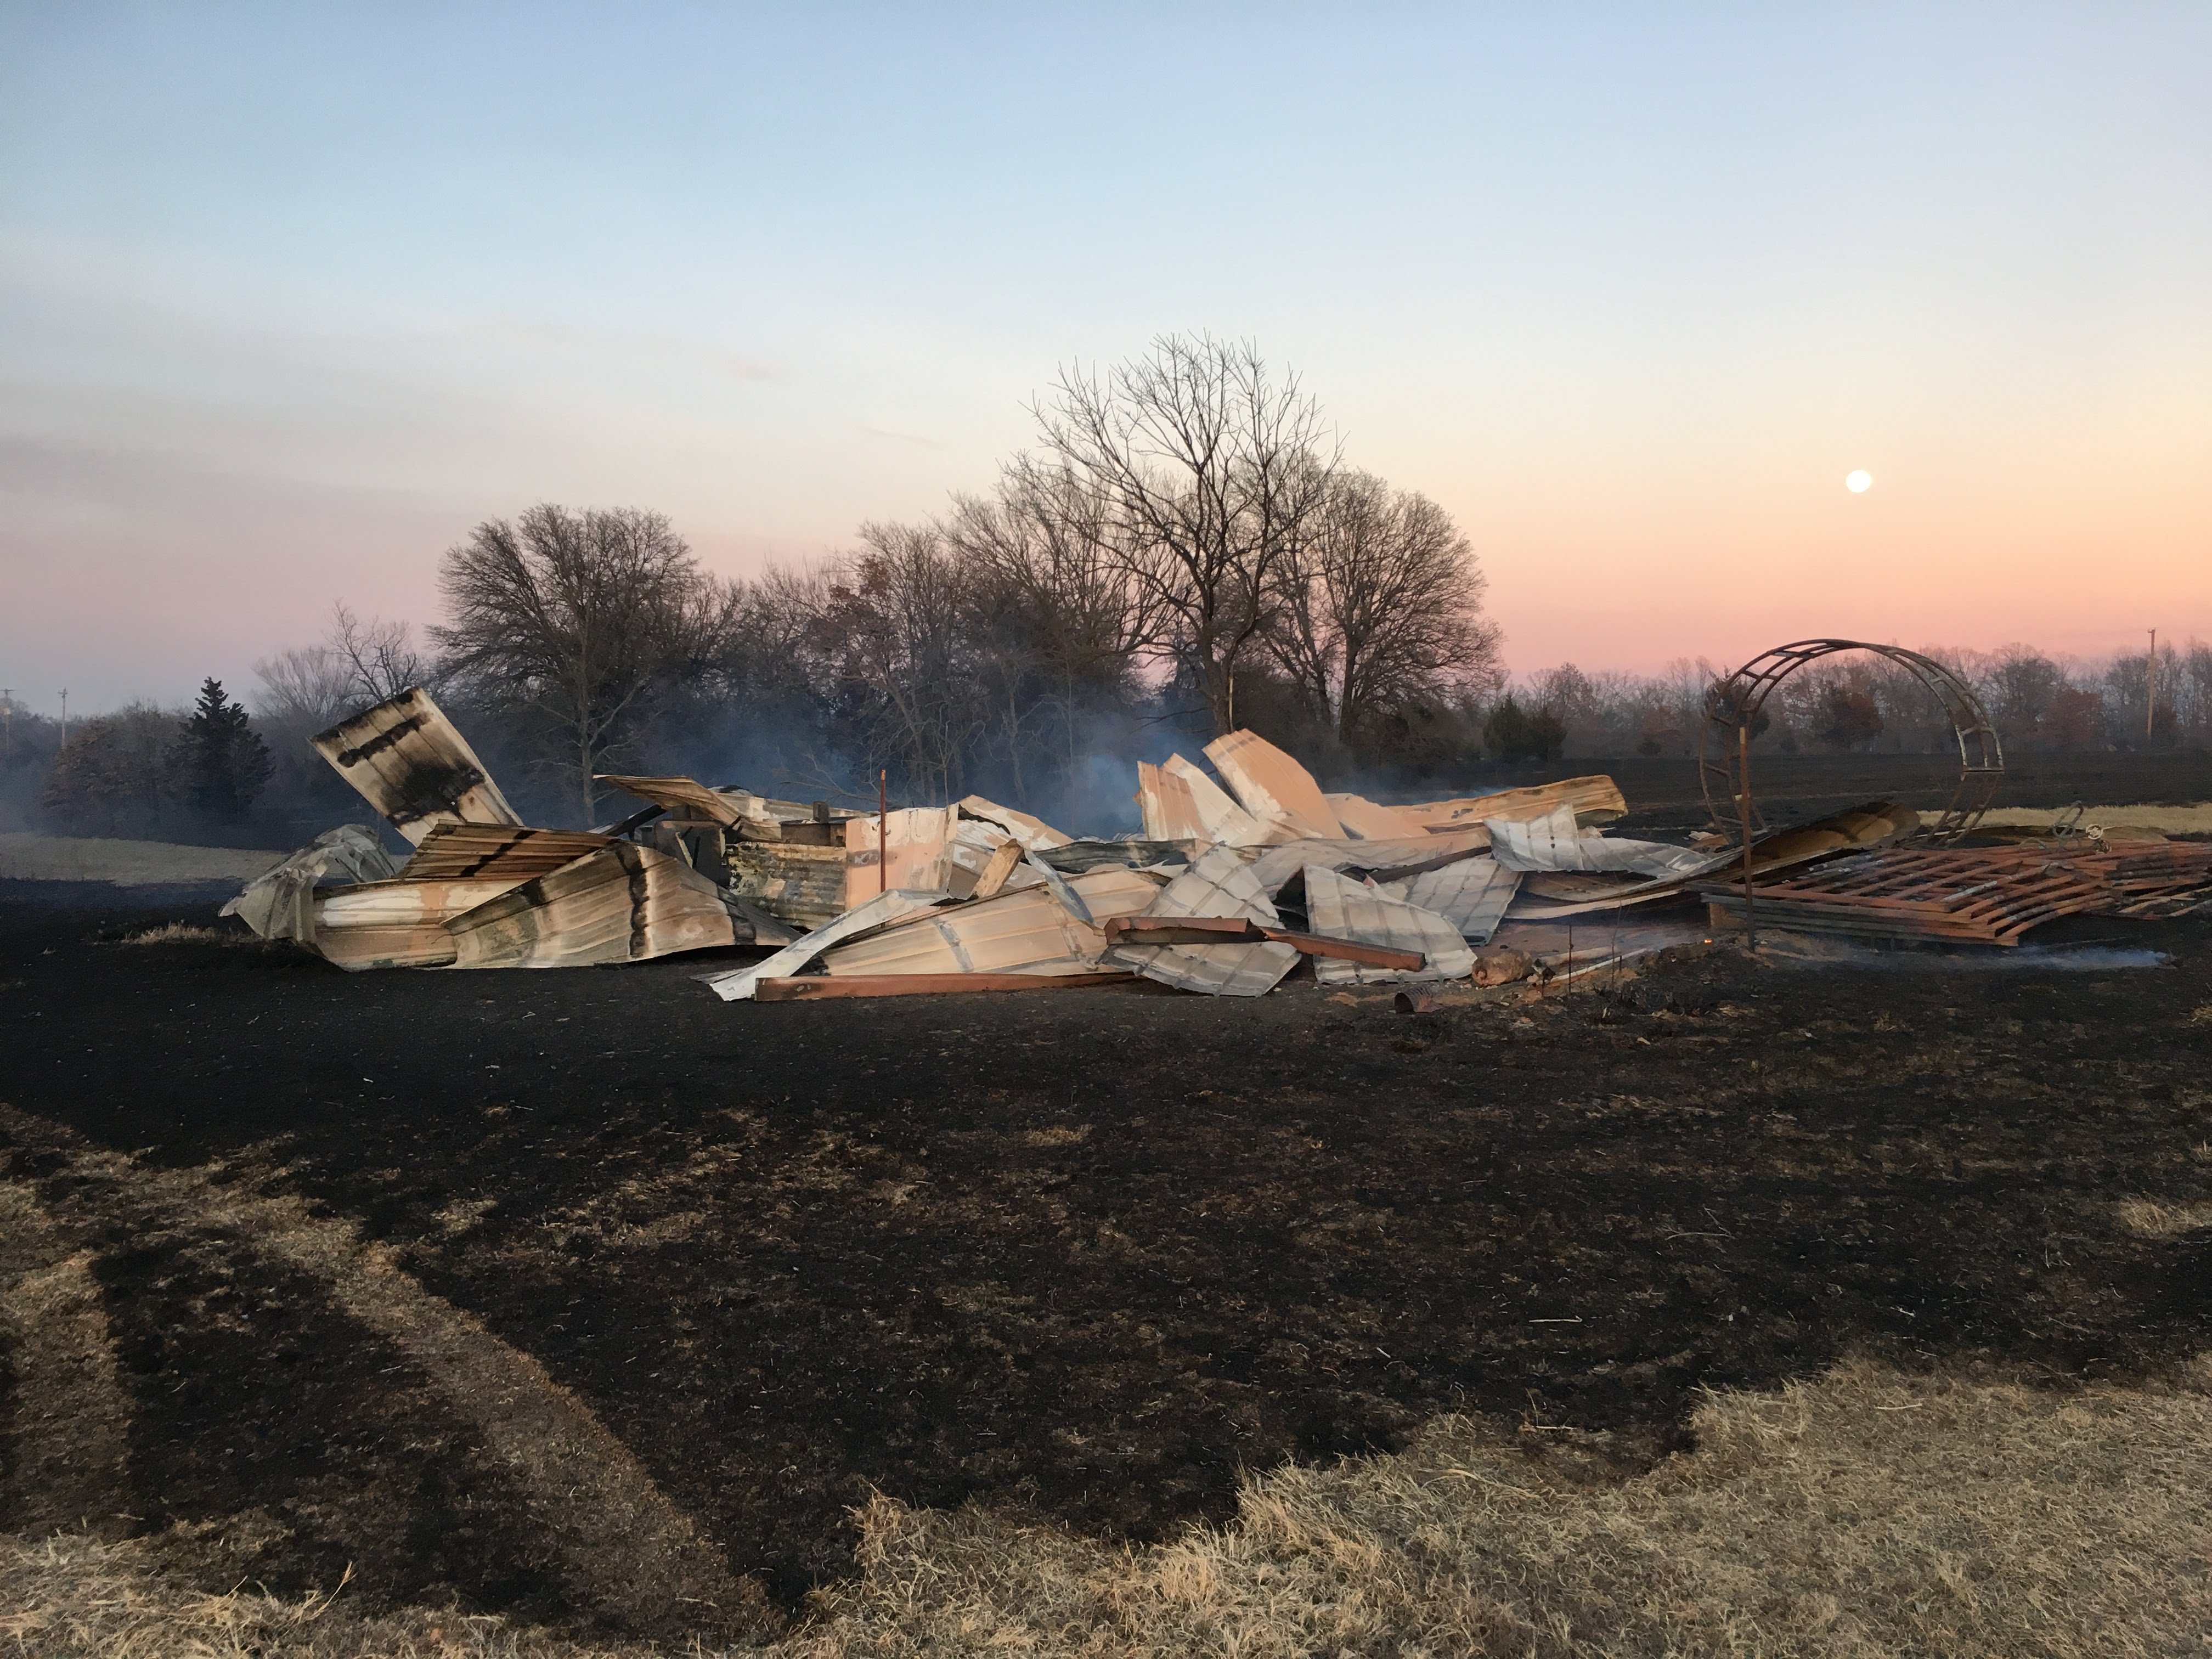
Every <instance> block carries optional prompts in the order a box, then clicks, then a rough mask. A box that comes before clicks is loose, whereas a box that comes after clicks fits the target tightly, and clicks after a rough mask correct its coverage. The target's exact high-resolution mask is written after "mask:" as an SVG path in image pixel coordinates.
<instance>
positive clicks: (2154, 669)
mask: <svg viewBox="0 0 2212 1659" xmlns="http://www.w3.org/2000/svg"><path fill="white" fill-rule="evenodd" d="M2149 669H2150V678H2149V680H2148V683H2147V684H2145V686H2144V688H2143V741H2144V742H2145V743H2146V744H2148V742H2149V741H2150V736H2151V720H2152V717H2153V716H2154V715H2155V714H2157V713H2158V629H2155V628H2154V629H2151V630H2150V663H2149Z"/></svg>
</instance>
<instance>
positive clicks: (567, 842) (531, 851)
mask: <svg viewBox="0 0 2212 1659" xmlns="http://www.w3.org/2000/svg"><path fill="white" fill-rule="evenodd" d="M611 845H613V842H612V840H611V838H610V837H608V836H601V835H595V834H593V833H592V831H590V830H588V829H524V828H510V827H508V826H506V825H503V824H490V823H441V824H438V825H436V826H435V827H434V828H433V829H431V830H430V831H429V833H428V835H426V836H423V837H422V842H421V844H420V845H419V846H417V847H416V849H415V855H414V856H413V857H412V858H410V859H409V860H407V862H406V863H405V864H404V865H402V866H400V869H399V874H400V876H401V877H402V878H404V879H405V880H408V881H467V880H472V879H475V878H478V877H483V878H490V877H494V876H512V877H513V878H514V879H515V880H516V881H519V882H520V881H527V880H529V879H530V878H532V876H544V875H550V874H551V873H552V872H554V871H556V870H558V869H560V868H561V867H562V866H564V865H569V864H574V862H575V861H576V860H578V859H580V858H582V857H583V856H584V855H585V854H586V853H596V852H598V851H599V848H602V847H609V846H611Z"/></svg>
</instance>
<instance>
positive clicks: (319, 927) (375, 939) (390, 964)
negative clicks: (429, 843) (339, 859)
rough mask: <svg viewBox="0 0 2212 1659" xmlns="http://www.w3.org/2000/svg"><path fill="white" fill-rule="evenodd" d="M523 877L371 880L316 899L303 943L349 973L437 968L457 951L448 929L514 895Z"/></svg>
mask: <svg viewBox="0 0 2212 1659" xmlns="http://www.w3.org/2000/svg"><path fill="white" fill-rule="evenodd" d="M524 879H525V878H523V877H520V876H494V877H491V878H488V879H486V878H479V879H477V880H472V881H372V882H364V883H362V884H360V885H358V886H354V887H334V888H331V889H330V890H327V891H325V892H320V893H318V894H316V895H315V932H314V937H313V939H311V940H309V941H307V943H310V944H312V945H313V946H314V948H315V950H316V951H318V952H319V953H320V954H321V955H322V956H323V957H325V958H327V959H328V960H329V961H331V962H333V963H337V965H338V966H339V967H341V968H343V969H345V970H346V971H347V972H348V973H349V974H357V973H361V972H362V971H363V970H365V969H371V968H441V967H443V966H445V965H446V964H447V963H450V962H452V961H453V957H454V954H455V951H456V948H457V947H456V946H455V945H454V942H453V933H451V932H450V931H449V930H448V929H447V926H446V924H447V922H449V921H453V920H455V919H456V918H458V917H460V916H465V915H468V913H469V912H470V911H471V910H473V909H475V908H477V906H478V905H481V904H485V903H489V902H490V901H491V900H493V899H495V898H497V897H498V896H500V895H501V894H502V893H508V892H512V891H513V890H514V889H515V888H517V887H519V886H520V885H521V884H522V883H523V880H524Z"/></svg>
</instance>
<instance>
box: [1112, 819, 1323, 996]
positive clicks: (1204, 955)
mask: <svg viewBox="0 0 2212 1659" xmlns="http://www.w3.org/2000/svg"><path fill="white" fill-rule="evenodd" d="M1144 914H1145V915H1154V916H1248V917H1249V918H1250V919H1251V920H1253V921H1259V922H1264V923H1266V924H1267V926H1268V927H1280V926H1281V925H1282V918H1281V916H1279V915H1277V914H1276V911H1275V907H1274V905H1273V903H1271V902H1269V901H1268V898H1267V894H1266V892H1265V891H1263V890H1261V886H1260V884H1259V881H1258V879H1257V878H1255V876H1254V875H1253V873H1252V870H1251V867H1250V866H1249V865H1247V864H1246V863H1245V862H1244V860H1242V859H1240V858H1239V857H1237V854H1235V853H1233V852H1231V850H1230V849H1228V848H1225V847H1215V848H1209V849H1208V850H1207V851H1206V852H1205V853H1203V854H1200V857H1199V859H1198V861H1197V862H1196V863H1194V864H1193V865H1192V866H1190V868H1189V869H1188V870H1186V871H1184V872H1182V874H1181V875H1179V876H1177V877H1176V878H1175V879H1174V880H1172V881H1170V883H1169V884H1167V885H1166V886H1165V887H1164V888H1162V889H1161V890H1159V894H1158V896H1157V897H1156V898H1154V899H1153V901H1152V903H1151V904H1149V905H1148V906H1146V908H1145V911H1144ZM1297 959H1298V953H1297V951H1294V950H1292V949H1291V947H1290V946H1289V945H1272V944H1270V945H1115V947H1114V948H1113V949H1112V950H1111V951H1108V952H1107V955H1106V960H1107V962H1108V963H1110V964H1111V965H1113V966H1115V967H1121V968H1128V969H1134V970H1135V971H1136V972H1138V973H1139V974H1142V975H1145V977H1146V978H1147V979H1155V980H1158V981H1160V983H1162V984H1163V985H1172V986H1175V987H1177V988H1178V989H1181V990H1185V991H1200V992H1204V993H1206V994H1210V995H1214V996H1232V997H1256V996H1264V995H1266V994H1267V993H1268V992H1269V991H1272V990H1273V989H1274V988H1275V987H1276V985H1277V984H1278V983H1279V982H1280V981H1281V979H1282V977H1283V975H1285V974H1287V973H1289V972H1290V971H1291V967H1292V966H1293V965H1294V964H1295V963H1297Z"/></svg>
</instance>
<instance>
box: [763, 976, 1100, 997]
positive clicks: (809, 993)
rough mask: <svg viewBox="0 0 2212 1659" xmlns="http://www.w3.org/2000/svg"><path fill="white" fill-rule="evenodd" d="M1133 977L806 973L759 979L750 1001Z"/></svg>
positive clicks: (1039, 987) (1040, 986)
mask: <svg viewBox="0 0 2212 1659" xmlns="http://www.w3.org/2000/svg"><path fill="white" fill-rule="evenodd" d="M1136 977H1137V976H1136V975H1134V974H1116V973H1105V974H1080V975H1075V976H1073V977H1072V978H1059V979H1055V978H1053V977H1051V976H1049V975H1042V974H867V975H857V974H856V975H848V976H845V977H842V978H837V979H831V978H829V976H828V975H819V974H814V975H806V976H805V977H803V978H798V979H764V980H763V981H761V982H760V985H759V987H757V989H756V990H755V991H754V993H753V1000H754V1001H756V1002H821V1001H824V1000H836V999H840V998H851V997H918V996H957V995H965V994H969V993H970V992H976V991H1088V990H1091V989H1094V988H1096V987H1099V986H1103V985H1127V984H1129V983H1130V982H1131V981H1133V980H1134V979H1135V978H1136Z"/></svg>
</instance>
